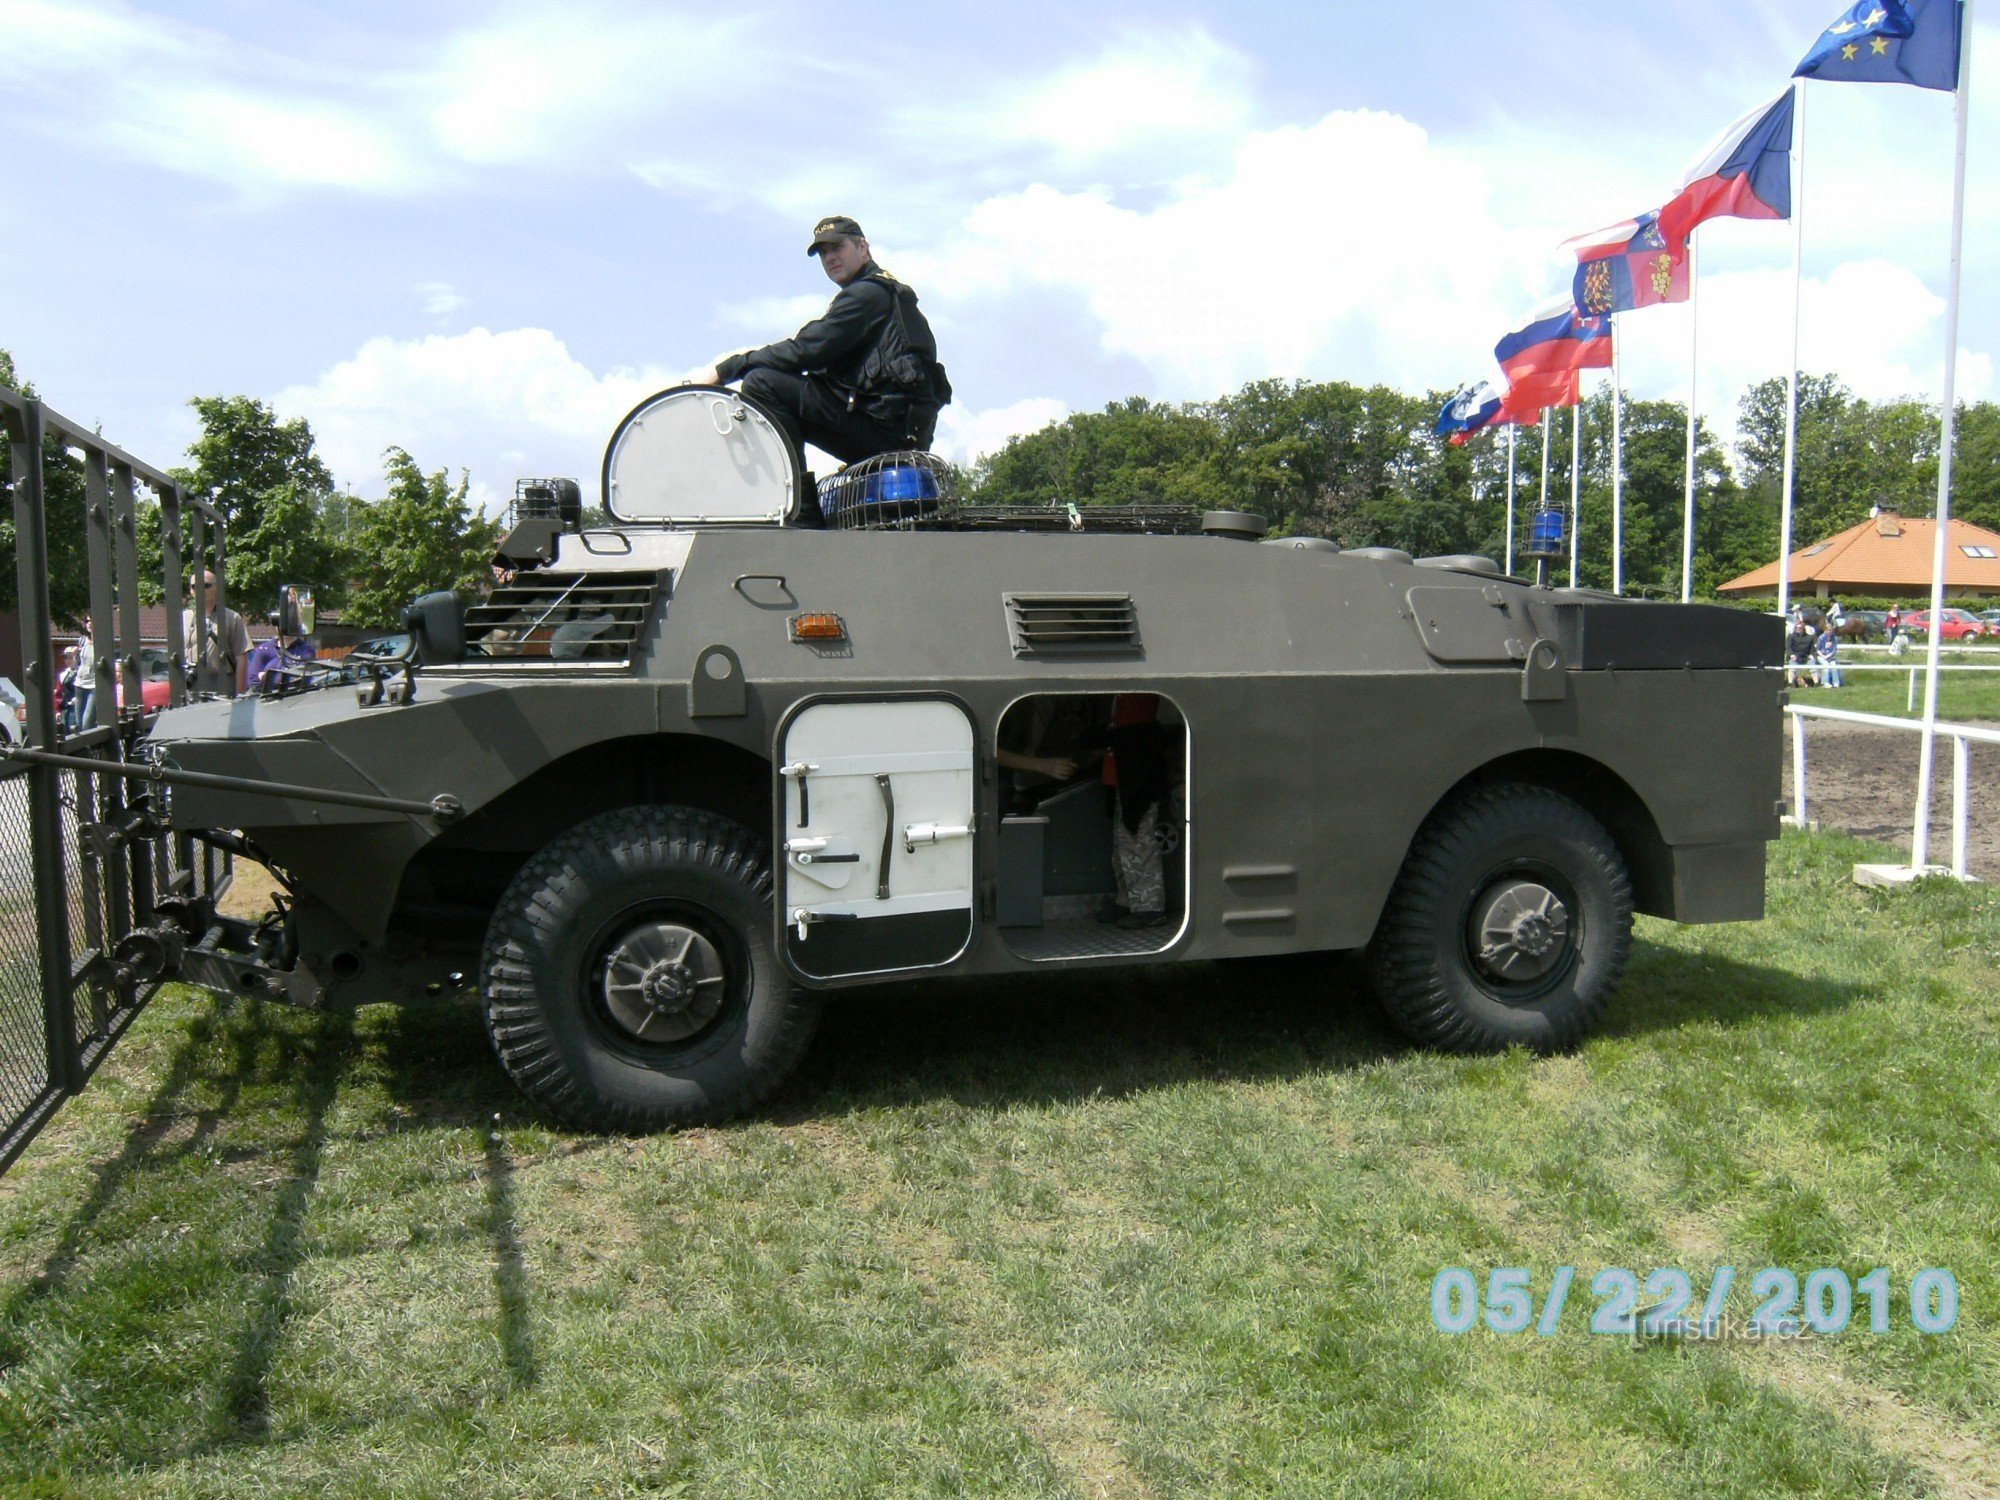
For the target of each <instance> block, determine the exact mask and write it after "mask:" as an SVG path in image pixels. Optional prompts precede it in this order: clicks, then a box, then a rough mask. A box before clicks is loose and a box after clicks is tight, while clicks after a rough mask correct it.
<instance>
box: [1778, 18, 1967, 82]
mask: <svg viewBox="0 0 2000 1500" xmlns="http://www.w3.org/2000/svg"><path fill="white" fill-rule="evenodd" d="M1963 12H1964V7H1963V6H1962V5H1960V4H1959V0H1860V3H1859V4H1858V5H1850V6H1849V7H1848V8H1847V11H1846V13H1845V14H1843V15H1842V16H1841V18H1840V19H1839V20H1838V21H1835V22H1834V23H1833V24H1832V25H1831V26H1829V27H1827V28H1826V30H1825V32H1823V33H1822V34H1821V36H1820V39H1819V40H1818V41H1817V42H1815V43H1813V49H1812V51H1810V52H1808V53H1807V54H1806V55H1805V60H1804V61H1803V62H1801V63H1800V64H1799V65H1798V67H1796V68H1794V69H1793V70H1792V76H1793V77H1794V78H1822V79H1825V80H1826V81H1827V82H1828V83H1911V84H1915V85H1916V86H1917V87H1918V88H1920V89H1946V90H1950V89H1955V88H1957V87H1958V38H1959V30H1960V21H1961V18H1962V15H1963Z"/></svg>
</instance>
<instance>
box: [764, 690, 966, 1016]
mask: <svg viewBox="0 0 2000 1500" xmlns="http://www.w3.org/2000/svg"><path fill="white" fill-rule="evenodd" d="M778 767H779V771H778V774H779V778H780V781H781V784H782V786H783V788H784V826H783V829H782V830H781V835H780V839H779V844H780V849H781V858H782V864H783V873H782V875H781V878H780V890H779V905H778V920H779V923H780V924H781V927H782V931H781V933H780V941H781V942H782V943H783V945H784V950H785V954H786V957H787V959H788V960H789V962H790V963H791V965H792V967H793V968H794V969H796V970H797V971H798V972H799V973H801V974H804V975H807V976H810V977H812V978H816V979H832V978H839V977H844V976H849V975H861V974H885V973H890V972H893V971H895V970H899V969H925V968H935V967H937V966H939V965H941V964H948V963H950V962H951V961H952V960H953V959H955V958H957V957H958V956H959V954H961V953H963V952H964V951H965V949H966V947H967V945H968V944H969V943H970V942H971V941H972V922H973V912H972V890H973V881H972V872H973V870H974V868H975V866H974V863H973V810H972V809H973V789H974V762H973V735H972V721H971V720H970V719H969V718H967V717H966V714H965V711H964V710H963V709H961V708H960V707H959V706H958V705H957V704H955V703H951V702H949V701H947V700H945V699H942V698H916V699H897V700H893V701H889V702H882V701H874V702H861V703H814V704H810V705H808V706H807V707H805V708H804V709H801V710H800V711H799V712H798V713H797V714H796V715H794V716H793V717H792V719H791V720H790V721H789V722H788V723H787V724H786V726H785V728H784V729H783V730H782V731H781V734H780V741H779V745H778Z"/></svg>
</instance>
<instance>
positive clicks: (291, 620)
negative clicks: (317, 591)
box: [274, 583, 318, 636]
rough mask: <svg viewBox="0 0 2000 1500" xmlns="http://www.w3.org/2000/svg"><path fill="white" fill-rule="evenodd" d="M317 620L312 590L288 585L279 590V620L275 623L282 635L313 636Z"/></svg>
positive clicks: (294, 584)
mask: <svg viewBox="0 0 2000 1500" xmlns="http://www.w3.org/2000/svg"><path fill="white" fill-rule="evenodd" d="M317 620H318V611H317V610H316V609H314V608H313V591H312V590H311V589H310V588H307V587H303V586H301V585H299V584H296V583H288V584H285V585H284V586H283V587H282V588H280V589H279V590H278V618H277V620H276V621H275V622H274V623H275V624H276V625H277V627H278V631H279V633H280V634H281V635H289V636H301V635H311V634H312V633H313V626H314V624H315V623H317Z"/></svg>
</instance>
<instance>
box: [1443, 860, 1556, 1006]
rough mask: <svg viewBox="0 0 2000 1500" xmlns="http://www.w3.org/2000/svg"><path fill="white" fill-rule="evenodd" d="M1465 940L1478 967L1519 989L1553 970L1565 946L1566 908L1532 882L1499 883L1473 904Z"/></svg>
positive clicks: (1550, 893)
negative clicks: (1515, 985)
mask: <svg viewBox="0 0 2000 1500" xmlns="http://www.w3.org/2000/svg"><path fill="white" fill-rule="evenodd" d="M1466 938H1467V940H1468V942H1469V943H1470V945H1471V948H1472V956H1473V959H1474V961H1475V962H1477V963H1478V965H1479V967H1480V968H1481V969H1482V970H1483V971H1485V972H1486V973H1487V974H1489V975H1491V976H1492V977H1493V978H1495V979H1503V980H1506V981H1508V982H1509V983H1512V984H1523V983H1527V982H1530V981H1532V980H1536V979H1540V978H1541V977H1542V976H1543V975H1545V974H1547V973H1548V972H1549V971H1550V970H1551V969H1553V968H1555V966H1556V965H1557V963H1559V962H1560V961H1561V959H1562V956H1563V953H1564V951H1565V950H1566V948H1567V946H1568V942H1569V908H1568V907H1566V906H1564V905H1563V903H1562V900H1561V898H1560V897H1558V896H1557V895H1556V893H1555V892H1554V891H1552V890H1550V889H1549V888H1548V887H1547V886H1545V885H1543V884H1541V883H1540V882H1539V881H1536V880H1528V879H1516V880H1503V881H1500V882H1499V883H1498V884H1496V885H1494V886H1493V887H1492V888H1490V889H1489V890H1487V891H1486V892H1485V893H1484V894H1483V895H1482V896H1481V897H1480V898H1479V899H1478V900H1477V901H1475V902H1474V903H1473V907H1472V916H1471V919H1470V921H1469V923H1468V924H1467V930H1466Z"/></svg>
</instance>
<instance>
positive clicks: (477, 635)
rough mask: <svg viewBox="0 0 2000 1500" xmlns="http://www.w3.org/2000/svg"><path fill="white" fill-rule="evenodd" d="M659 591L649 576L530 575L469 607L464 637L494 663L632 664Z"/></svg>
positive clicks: (524, 574)
mask: <svg viewBox="0 0 2000 1500" xmlns="http://www.w3.org/2000/svg"><path fill="white" fill-rule="evenodd" d="M658 592H659V585H658V581H657V579H655V578H654V577H652V576H650V575H639V576H634V575H633V574H631V573H545V572H542V571H541V570H539V569H537V570H535V571H533V572H523V573H519V574H516V575H515V577H514V578H513V579H512V580H510V581H509V582H507V583H503V584H501V585H500V586H499V587H498V588H496V589H494V590H493V592H492V593H491V594H490V595H488V596H487V597H486V598H485V599H482V600H481V601H480V602H479V603H477V604H474V605H472V606H471V607H470V608H469V609H467V610H466V612H465V638H466V642H467V644H468V645H470V646H472V647H474V648H475V653H474V654H475V656H476V655H477V654H479V653H482V652H483V653H484V654H485V656H486V657H487V658H488V659H489V660H501V661H543V662H577V663H592V664H595V663H604V662H629V661H630V660H631V659H632V653H633V649H634V648H635V647H636V646H637V645H638V641H639V636H640V634H641V632H643V631H644V630H645V628H646V624H647V621H648V620H649V619H650V618H651V617H652V613H653V599H654V596H655V595H656V594H658Z"/></svg>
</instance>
